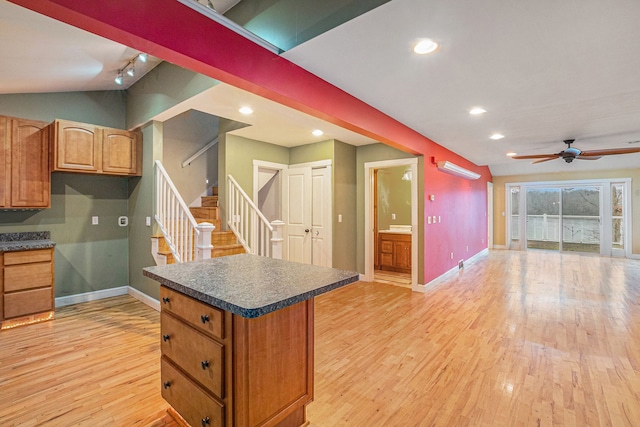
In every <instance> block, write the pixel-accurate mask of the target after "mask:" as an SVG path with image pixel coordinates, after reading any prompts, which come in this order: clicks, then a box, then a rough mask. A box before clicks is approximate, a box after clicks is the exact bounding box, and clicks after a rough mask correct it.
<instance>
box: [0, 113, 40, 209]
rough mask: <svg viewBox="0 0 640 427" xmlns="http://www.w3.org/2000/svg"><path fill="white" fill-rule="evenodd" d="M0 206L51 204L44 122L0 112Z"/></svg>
mask: <svg viewBox="0 0 640 427" xmlns="http://www.w3.org/2000/svg"><path fill="white" fill-rule="evenodd" d="M0 176H2V178H3V179H2V183H0V208H3V209H8V208H22V209H26V208H48V207H49V206H50V204H51V174H50V170H49V134H48V128H47V123H45V122H39V121H35V120H25V119H18V118H13V117H4V116H0Z"/></svg>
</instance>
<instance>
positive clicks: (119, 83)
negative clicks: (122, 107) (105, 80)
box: [113, 73, 122, 85]
mask: <svg viewBox="0 0 640 427" xmlns="http://www.w3.org/2000/svg"><path fill="white" fill-rule="evenodd" d="M113 81H114V82H116V84H118V85H121V84H122V73H118V75H117V76H116V78H115V79H113Z"/></svg>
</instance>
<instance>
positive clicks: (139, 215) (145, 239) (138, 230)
mask: <svg viewBox="0 0 640 427" xmlns="http://www.w3.org/2000/svg"><path fill="white" fill-rule="evenodd" d="M162 131H163V126H162V123H159V122H150V123H149V124H147V125H146V126H144V127H143V128H142V135H143V139H144V146H143V149H142V170H143V174H142V177H138V178H130V179H129V255H130V256H129V272H130V274H129V285H130V286H131V287H133V288H135V289H137V290H139V291H140V292H142V293H145V294H147V295H149V296H150V297H152V298H155V299H157V300H159V299H160V285H159V284H158V282H156V281H155V280H151V279H149V278H147V277H144V276H143V275H142V269H143V268H144V267H150V266H154V265H156V263H155V261H154V259H153V255H152V254H151V236H152V235H153V234H155V233H156V231H157V226H156V225H155V220H154V218H153V215H154V208H153V203H154V191H155V190H154V188H155V182H154V181H155V180H154V172H153V168H154V162H155V161H156V160H160V161H162V145H163V144H162V143H163V140H162ZM147 217H151V224H153V225H152V226H147V225H146V218H147Z"/></svg>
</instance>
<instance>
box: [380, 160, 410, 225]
mask: <svg viewBox="0 0 640 427" xmlns="http://www.w3.org/2000/svg"><path fill="white" fill-rule="evenodd" d="M406 169H407V167H406V166H398V167H394V168H385V169H383V170H381V171H379V172H378V230H388V229H389V226H391V225H411V181H403V180H402V176H403V175H404V171H405V170H406ZM393 214H395V216H396V219H392V215H393Z"/></svg>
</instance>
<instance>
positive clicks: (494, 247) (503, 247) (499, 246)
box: [493, 245, 509, 249]
mask: <svg viewBox="0 0 640 427" xmlns="http://www.w3.org/2000/svg"><path fill="white" fill-rule="evenodd" d="M493 249H509V248H508V247H507V245H493Z"/></svg>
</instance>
